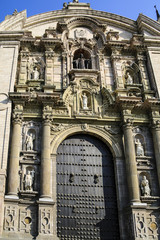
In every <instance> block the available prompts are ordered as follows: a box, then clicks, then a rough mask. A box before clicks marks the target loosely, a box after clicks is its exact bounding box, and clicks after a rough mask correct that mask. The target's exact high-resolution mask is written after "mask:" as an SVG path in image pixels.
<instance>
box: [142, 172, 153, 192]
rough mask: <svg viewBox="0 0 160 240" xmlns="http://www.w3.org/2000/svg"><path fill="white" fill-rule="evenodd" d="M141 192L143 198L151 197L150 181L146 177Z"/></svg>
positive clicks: (143, 179)
mask: <svg viewBox="0 0 160 240" xmlns="http://www.w3.org/2000/svg"><path fill="white" fill-rule="evenodd" d="M141 191H142V195H143V196H150V194H151V189H150V187H149V181H148V180H147V178H146V176H143V178H142V181H141Z"/></svg>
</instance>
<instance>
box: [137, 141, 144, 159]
mask: <svg viewBox="0 0 160 240" xmlns="http://www.w3.org/2000/svg"><path fill="white" fill-rule="evenodd" d="M135 144H136V156H144V148H143V145H142V143H141V141H140V140H139V139H136V140H135Z"/></svg>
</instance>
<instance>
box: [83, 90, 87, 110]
mask: <svg viewBox="0 0 160 240" xmlns="http://www.w3.org/2000/svg"><path fill="white" fill-rule="evenodd" d="M82 108H83V109H84V110H87V109H88V97H87V95H86V93H83V94H82Z"/></svg>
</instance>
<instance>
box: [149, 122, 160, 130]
mask: <svg viewBox="0 0 160 240" xmlns="http://www.w3.org/2000/svg"><path fill="white" fill-rule="evenodd" d="M151 127H152V129H155V130H160V120H153V122H152V125H151Z"/></svg>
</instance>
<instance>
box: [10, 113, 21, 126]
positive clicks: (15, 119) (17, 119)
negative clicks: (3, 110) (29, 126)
mask: <svg viewBox="0 0 160 240" xmlns="http://www.w3.org/2000/svg"><path fill="white" fill-rule="evenodd" d="M12 121H13V123H16V124H19V125H21V124H22V122H23V113H22V112H20V113H13V115H12Z"/></svg>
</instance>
